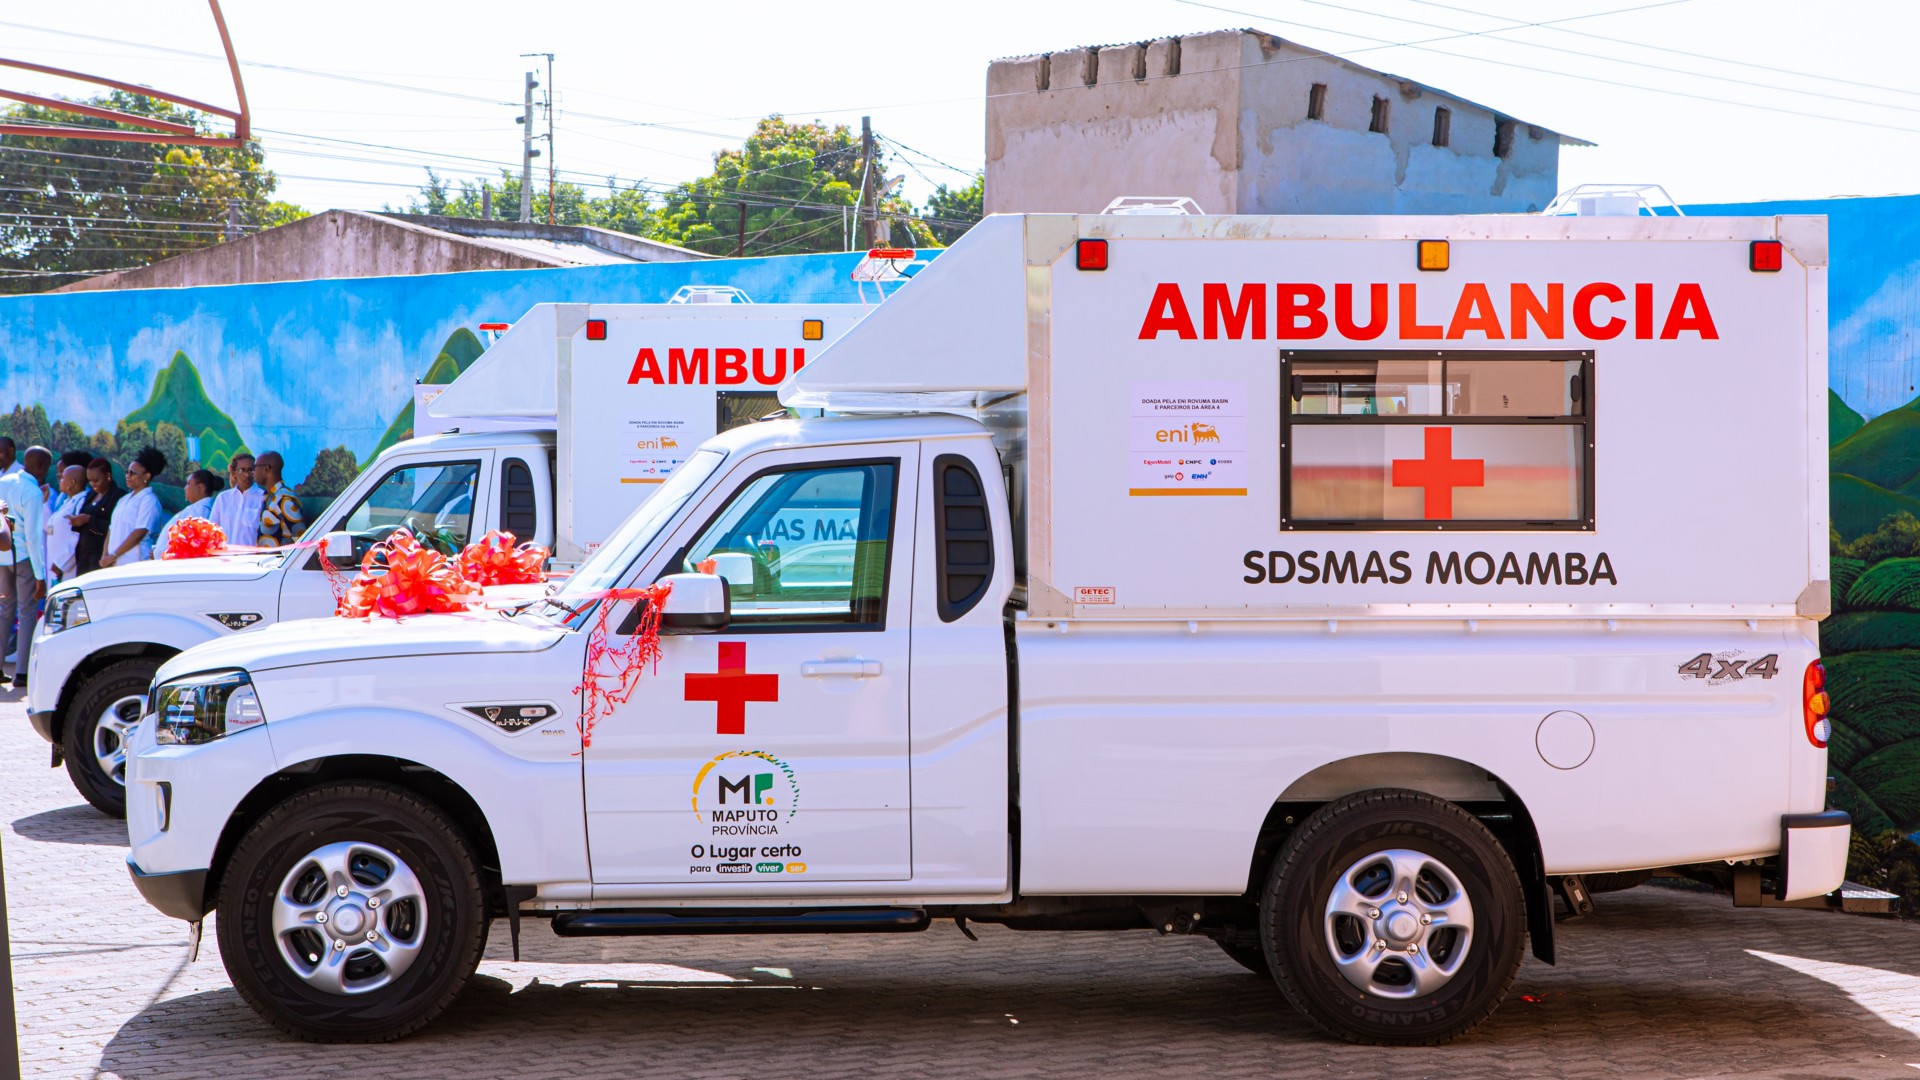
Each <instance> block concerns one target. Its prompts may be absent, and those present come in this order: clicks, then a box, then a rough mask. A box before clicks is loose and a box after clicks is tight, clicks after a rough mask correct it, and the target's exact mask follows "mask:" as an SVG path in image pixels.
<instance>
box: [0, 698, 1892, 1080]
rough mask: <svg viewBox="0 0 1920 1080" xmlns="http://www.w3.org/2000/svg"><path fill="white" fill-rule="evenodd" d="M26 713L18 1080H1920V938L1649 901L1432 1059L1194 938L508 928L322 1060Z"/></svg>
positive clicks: (10, 738) (4, 752)
mask: <svg viewBox="0 0 1920 1080" xmlns="http://www.w3.org/2000/svg"><path fill="white" fill-rule="evenodd" d="M19 697H20V695H18V694H13V693H11V692H7V693H0V821H4V822H6V829H5V831H4V832H0V844H3V845H4V847H5V855H6V869H7V883H6V884H7V898H8V901H9V907H10V909H11V910H10V913H11V917H12V918H11V921H12V933H13V949H14V960H13V970H14V977H15V985H16V988H17V995H18V1007H19V1015H20V1037H21V1043H22V1053H23V1055H24V1057H25V1071H26V1075H27V1076H30V1077H90V1076H99V1075H105V1076H118V1077H142V1078H144V1077H206V1076H219V1077H251V1076H274V1077H305V1076H313V1077H336V1076H337V1077H366V1076H373V1075H378V1076H380V1077H382V1080H386V1078H396V1080H397V1078H404V1077H459V1078H461V1080H477V1078H480V1077H493V1076H502V1077H513V1078H515V1080H539V1078H544V1077H556V1078H562V1077H563V1078H566V1080H583V1078H588V1077H602V1076H607V1077H612V1076H630V1075H640V1074H641V1073H643V1072H644V1073H646V1074H648V1075H656V1076H752V1077H755V1078H757V1080H767V1078H773V1077H780V1076H805V1077H818V1078H828V1077H840V1076H848V1077H852V1076H859V1077H869V1076H889V1077H891V1076H907V1077H919V1076H964V1077H1024V1076H1039V1077H1054V1076H1059V1077H1082V1076H1088V1075H1096V1074H1097V1075H1102V1076H1108V1077H1117V1076H1136V1075H1160V1076H1201V1075H1205V1076H1214V1077H1241V1076H1246V1077H1254V1076H1260V1077H1270V1076H1354V1077H1376V1076H1389V1075H1390V1076H1393V1077H1395V1078H1404V1080H1413V1078H1418V1077H1429V1076H1440V1077H1482V1076H1484V1077H1544V1076H1562V1077H1608V1078H1616V1077H1669V1076H1686V1077H1740V1078H1742V1080H1761V1078H1777V1080H1786V1078H1802V1077H1848V1078H1878V1077H1920V926H1915V925H1912V924H1902V923H1895V922H1889V921H1884V920H1877V919H1867V918H1860V917H1852V916H1842V915H1830V914H1826V913H1817V912H1797V911H1788V912H1771V911H1770V912H1756V911H1735V910H1734V909H1733V908H1732V907H1731V906H1730V905H1729V903H1728V902H1727V901H1726V900H1725V899H1724V898H1719V897H1713V896H1707V895H1702V894H1696V893H1687V892H1680V891H1677V890H1672V889H1662V888H1657V887H1645V888H1641V889H1638V890H1635V891H1633V892H1630V893H1624V894H1619V895H1617V896H1603V897H1601V898H1600V914H1599V915H1598V916H1597V917H1595V918H1593V919H1591V920H1587V921H1584V922H1580V923H1574V924H1569V925H1564V926H1562V927H1561V929H1560V936H1559V942H1560V951H1561V955H1562V957H1563V959H1562V961H1561V963H1560V965H1559V966H1558V967H1551V968H1550V967H1546V966H1545V965H1542V964H1538V963H1536V962H1534V961H1532V960H1531V959H1529V960H1528V961H1527V965H1526V966H1525V967H1524V968H1523V969H1522V970H1521V973H1520V981H1519V984H1518V986H1517V987H1516V988H1515V991H1514V992H1515V997H1514V998H1512V999H1509V1001H1508V1003H1507V1005H1506V1006H1505V1008H1504V1009H1502V1011H1501V1012H1500V1013H1499V1014H1498V1015H1497V1016H1495V1018H1494V1019H1493V1021H1492V1022H1490V1023H1489V1024H1488V1025H1487V1026H1486V1027H1484V1028H1483V1029H1482V1030H1481V1031H1480V1032H1478V1033H1477V1034H1475V1035H1474V1036H1472V1037H1470V1038H1468V1039H1466V1040H1463V1041H1461V1042H1458V1043H1456V1044H1454V1045H1452V1046H1447V1047H1442V1048H1437V1049H1422V1050H1401V1051H1383V1050H1378V1049H1368V1048H1359V1047H1351V1046H1346V1045H1342V1044H1336V1043H1332V1042H1329V1041H1327V1040H1325V1039H1323V1038H1320V1037H1319V1036H1317V1035H1316V1034H1314V1033H1313V1032H1312V1031H1311V1030H1310V1029H1309V1028H1308V1027H1307V1025H1306V1024H1305V1023H1304V1022H1303V1021H1302V1020H1300V1019H1299V1018H1298V1017H1296V1016H1295V1015H1293V1013H1292V1012H1291V1010H1290V1009H1289V1008H1288V1006H1287V1005H1286V1003H1285V1001H1284V1000H1283V999H1282V998H1281V997H1280V995H1279V992H1278V991H1277V990H1276V989H1274V987H1273V986H1272V985H1271V984H1269V983H1266V982H1264V981H1263V980H1261V979H1258V978H1256V977H1255V976H1252V975H1249V974H1246V973H1245V972H1243V971H1242V970H1241V969H1240V968H1238V967H1236V966H1235V965H1234V964H1233V963H1232V962H1231V961H1229V960H1227V959H1226V957H1225V956H1223V955H1221V954H1220V953H1219V952H1218V951H1217V950H1216V949H1215V948H1214V947H1213V946H1212V945H1211V944H1210V943H1208V942H1206V941H1202V940H1194V939H1183V938H1159V937H1154V936H1151V935H1148V934H1145V933H1134V934H1080V935H1070V934H1016V933H1014V932H1012V931H1007V930H1001V929H998V928H995V927H981V928H979V934H980V937H981V940H980V941H979V942H978V943H973V942H968V941H966V940H965V939H964V938H962V937H961V936H960V935H959V934H958V933H957V932H955V931H954V930H953V929H952V928H951V927H950V926H943V927H941V928H939V929H936V930H934V931H932V932H930V933H927V934H921V935H905V936H891V937H872V938H866V937H838V938H827V937H810V938H779V937H767V938H708V939H687V940H646V939H639V940H629V941H625V942H618V941H615V942H611V943H605V944H602V943H599V942H596V941H592V940H589V941H585V942H582V941H562V940H560V939H557V938H554V937H553V936H552V935H551V934H549V933H548V932H547V931H546V929H545V928H544V927H543V926H541V925H539V924H534V925H533V926H532V927H531V933H530V948H528V949H527V950H526V953H527V959H526V960H525V962H522V963H519V964H515V963H512V962H510V961H509V960H507V959H506V958H507V956H508V955H509V954H508V952H507V950H506V946H505V927H504V926H501V927H500V928H499V930H498V932H497V933H496V934H495V936H494V940H493V942H492V944H491V946H490V948H489V950H488V959H487V960H486V961H485V962H484V963H483V964H482V965H481V968H480V975H479V976H478V977H477V979H476V980H475V983H474V985H473V986H472V987H471V988H470V989H469V990H468V992H467V993H466V995H465V996H464V997H462V998H461V999H460V1001H459V1002H458V1003H456V1005H455V1006H454V1008H453V1009H452V1010H451V1011H450V1012H449V1013H448V1014H447V1015H445V1016H444V1017H442V1018H441V1020H440V1021H439V1022H438V1023H437V1024H435V1025H433V1026H432V1027H430V1028H428V1029H427V1030H426V1031H425V1032H424V1033H422V1034H420V1035H417V1036H415V1037H414V1038H412V1039H409V1040H407V1041H405V1042H402V1043H399V1044H395V1045H391V1046H383V1047H316V1046H308V1045H304V1044H299V1043H293V1042H288V1041H284V1040H282V1039H280V1038H277V1037H276V1036H274V1035H273V1034H271V1033H270V1032H269V1031H268V1030H267V1029H266V1028H265V1027H264V1026H263V1025H262V1024H260V1023H259V1022H258V1021H256V1020H255V1018H254V1016H253V1014H252V1012H251V1011H249V1010H248V1008H247V1007H246V1006H245V1005H244V1004H243V1003H242V1002H241V1001H240V999H239V997H238V996H237V995H236V994H235V993H234V991H233V989H232V987H231V986H230V985H229V984H228V982H227V977H226V973H225V972H224V970H223V969H222V968H221V966H220V959H219V956H218V953H217V950H216V947H215V945H214V942H213V934H212V932H211V929H209V932H208V934H207V941H206V945H205V948H204V950H203V952H202V954H201V957H200V960H199V962H198V963H194V964H188V963H187V962H186V959H187V954H186V942H185V937H186V935H185V932H184V930H183V928H182V926H181V924H179V923H177V922H174V921H172V920H170V919H167V918H164V917H162V916H160V915H158V914H156V913H154V912H153V911H152V910H151V909H149V908H148V907H146V905H145V904H143V903H142V902H141V900H140V898H139V896H138V895H137V894H136V893H135V892H134V889H133V886H132V885H131V884H129V883H128V881H127V876H126V871H125V870H124V869H123V866H122V860H123V859H124V857H125V835H124V833H123V832H122V830H121V827H120V823H119V822H117V821H109V820H108V819H106V818H104V817H102V816H100V815H99V814H97V813H95V812H94V811H93V810H91V809H89V808H88V807H87V806H86V805H85V804H84V803H83V802H81V800H80V798H79V796H78V795H76V794H75V793H74V792H73V790H72V789H71V788H70V787H69V786H68V784H67V780H66V775H65V773H64V771H58V772H57V771H53V770H49V769H47V768H46V767H45V763H46V747H45V745H44V744H42V743H41V742H40V740H39V738H38V737H37V736H35V735H34V734H33V733H32V731H31V729H30V728H28V726H27V723H26V719H25V716H24V712H23V707H22V706H21V705H20V704H19ZM1520 995H1526V998H1525V999H1522V998H1521V997H1520ZM1910 1063H1911V1064H1910Z"/></svg>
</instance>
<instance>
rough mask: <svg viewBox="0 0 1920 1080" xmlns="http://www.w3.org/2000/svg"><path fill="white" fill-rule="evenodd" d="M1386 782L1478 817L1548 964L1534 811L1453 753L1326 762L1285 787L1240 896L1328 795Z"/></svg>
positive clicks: (1263, 876) (1257, 882)
mask: <svg viewBox="0 0 1920 1080" xmlns="http://www.w3.org/2000/svg"><path fill="white" fill-rule="evenodd" d="M1387 788H1391V789H1396V790H1402V791H1417V792H1421V793H1423V794H1427V795H1432V796H1435V797H1437V798H1441V799H1445V800H1447V801H1448V802H1451V803H1454V804H1456V805H1458V806H1460V807H1461V808H1462V809H1464V810H1466V811H1467V812H1468V813H1471V814H1473V815H1474V816H1475V817H1476V818H1478V819H1480V822H1481V824H1483V825H1485V826H1486V827H1487V829H1488V830H1489V831H1490V832H1492V833H1493V835H1494V837H1495V838H1496V839H1498V840H1499V841H1500V843H1501V845H1502V846H1503V847H1505V848H1506V849H1507V856H1508V858H1510V859H1512V860H1513V867H1514V870H1515V872H1517V873H1518V874H1519V875H1520V885H1521V888H1522V889H1523V890H1524V892H1525V894H1526V900H1527V937H1528V939H1529V941H1530V942H1531V944H1532V949H1533V955H1534V956H1535V957H1537V958H1538V959H1539V960H1541V961H1542V962H1543V963H1547V964H1551V963H1553V962H1554V950H1553V924H1554V907H1553V892H1552V887H1551V884H1550V883H1549V882H1548V880H1547V875H1546V869H1545V862H1544V860H1543V858H1542V856H1541V849H1540V833H1539V830H1538V828H1537V827H1536V826H1535V824H1534V820H1533V815H1532V814H1531V813H1529V812H1528V810H1527V805H1526V802H1525V801H1524V800H1523V799H1521V797H1520V795H1519V794H1518V793H1517V792H1516V791H1515V790H1514V788H1513V786H1512V785H1511V784H1509V783H1507V782H1506V780H1504V779H1502V778H1501V777H1500V776H1499V775H1497V774H1495V773H1493V772H1491V771H1490V770H1488V769H1486V768H1485V767H1483V766H1480V765H1475V764H1473V763H1472V762H1470V761H1464V760H1462V759H1460V758H1452V757H1447V756H1445V755H1441V754H1419V753H1402V752H1391V753H1379V754H1362V755H1357V756H1355V757H1350V758H1341V759H1339V760H1337V761H1331V762H1328V763H1327V764H1325V765H1322V766H1320V767H1319V768H1317V769H1314V770H1312V771H1310V772H1308V773H1306V774H1304V775H1303V776H1301V777H1300V778H1299V779H1297V780H1295V781H1294V782H1293V783H1291V784H1289V785H1288V786H1287V789H1286V790H1285V791H1284V792H1282V793H1281V794H1280V796H1279V798H1278V799H1276V800H1275V801H1274V804H1273V806H1272V807H1271V808H1270V809H1269V810H1268V811H1267V817H1266V820H1264V821H1262V822H1261V824H1260V832H1259V836H1258V838H1257V839H1256V840H1255V842H1254V850H1253V855H1252V858H1251V859H1250V860H1249V863H1248V867H1247V895H1248V896H1249V897H1253V896H1255V895H1257V893H1258V890H1259V889H1260V888H1261V887H1262V886H1263V884H1264V883H1265V881H1266V880H1267V874H1268V872H1269V871H1270V870H1271V869H1272V866H1273V859H1274V856H1275V855H1276V854H1277V853H1278V852H1279V850H1280V847H1281V845H1282V844H1283V843H1284V842H1285V841H1286V838H1287V836H1288V835H1289V834H1290V833H1292V832H1293V830H1294V827H1295V826H1296V825H1297V824H1298V823H1300V822H1302V821H1304V820H1306V818H1307V816H1308V815H1309V814H1311V813H1313V812H1314V811H1315V810H1318V809H1319V808H1320V807H1322V806H1324V805H1326V804H1327V803H1330V802H1332V801H1334V800H1335V799H1340V798H1344V797H1346V796H1348V795H1354V794H1357V793H1359V792H1363V791H1373V790H1379V789H1387Z"/></svg>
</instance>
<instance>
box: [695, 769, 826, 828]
mask: <svg viewBox="0 0 1920 1080" xmlns="http://www.w3.org/2000/svg"><path fill="white" fill-rule="evenodd" d="M799 810H800V781H799V779H798V778H797V777H795V776H794V773H793V766H791V765H789V764H787V763H786V762H784V761H782V760H780V759H779V758H777V757H774V756H773V755H772V754H769V753H767V752H766V751H765V750H729V751H727V752H726V753H724V754H721V755H720V756H719V757H716V758H714V759H713V760H712V761H709V762H707V763H706V764H705V765H702V766H700V771H699V772H697V773H695V774H694V777H693V816H694V817H695V818H696V819H698V820H699V821H700V823H701V824H703V825H706V826H708V828H709V829H710V830H711V832H710V834H709V835H712V836H778V835H780V826H781V825H782V824H784V823H786V822H789V821H792V820H793V817H794V815H795V814H797V813H799Z"/></svg>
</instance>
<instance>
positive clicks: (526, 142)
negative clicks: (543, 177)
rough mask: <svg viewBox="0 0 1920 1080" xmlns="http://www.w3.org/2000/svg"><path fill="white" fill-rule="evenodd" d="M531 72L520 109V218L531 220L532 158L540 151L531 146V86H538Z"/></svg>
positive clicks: (537, 81) (528, 74)
mask: <svg viewBox="0 0 1920 1080" xmlns="http://www.w3.org/2000/svg"><path fill="white" fill-rule="evenodd" d="M539 85H540V82H539V80H537V79H535V78H534V77H533V72H531V71H529V72H527V102H526V104H525V105H524V106H522V108H521V110H520V220H521V221H532V220H533V159H534V158H535V157H537V156H539V154H540V151H538V150H535V149H534V148H533V88H534V87H536V86H539Z"/></svg>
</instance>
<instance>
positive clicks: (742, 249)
mask: <svg viewBox="0 0 1920 1080" xmlns="http://www.w3.org/2000/svg"><path fill="white" fill-rule="evenodd" d="M738 235H739V239H737V240H735V241H734V242H733V257H734V258H736V259H737V258H739V257H740V256H742V255H745V254H746V253H747V204H746V203H744V202H743V203H741V204H740V232H739V234H738Z"/></svg>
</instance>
